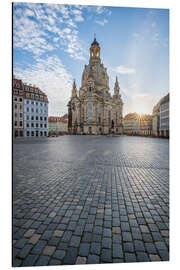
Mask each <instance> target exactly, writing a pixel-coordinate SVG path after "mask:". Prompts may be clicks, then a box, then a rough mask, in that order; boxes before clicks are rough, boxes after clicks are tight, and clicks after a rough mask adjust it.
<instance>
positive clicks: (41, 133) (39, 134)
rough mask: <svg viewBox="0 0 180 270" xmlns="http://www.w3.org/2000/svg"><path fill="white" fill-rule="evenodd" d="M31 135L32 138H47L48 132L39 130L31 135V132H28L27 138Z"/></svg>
mask: <svg viewBox="0 0 180 270" xmlns="http://www.w3.org/2000/svg"><path fill="white" fill-rule="evenodd" d="M30 134H31V136H32V137H34V136H36V137H39V136H43V135H44V136H47V132H46V131H44V132H43V131H40V132H39V131H38V130H36V132H34V131H31V133H30V131H27V133H26V135H27V137H29V136H30Z"/></svg>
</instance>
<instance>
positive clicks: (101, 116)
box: [68, 38, 123, 134]
mask: <svg viewBox="0 0 180 270" xmlns="http://www.w3.org/2000/svg"><path fill="white" fill-rule="evenodd" d="M119 91H120V87H119V83H118V80H117V77H116V82H115V86H114V94H113V96H111V94H110V88H109V77H108V74H107V69H106V68H105V67H104V65H103V63H102V62H101V58H100V46H99V43H98V42H97V41H96V38H94V41H93V43H92V44H91V47H90V59H89V64H88V65H85V67H84V71H83V74H82V80H81V87H80V89H79V91H78V90H77V87H76V83H75V81H74V82H73V87H72V96H71V99H70V101H69V103H68V131H69V133H70V134H109V133H116V134H121V133H122V109H123V102H122V99H121V95H120V93H119Z"/></svg>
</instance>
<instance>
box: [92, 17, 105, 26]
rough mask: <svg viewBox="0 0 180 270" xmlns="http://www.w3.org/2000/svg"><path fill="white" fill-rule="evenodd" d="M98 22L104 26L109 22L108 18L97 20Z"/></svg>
mask: <svg viewBox="0 0 180 270" xmlns="http://www.w3.org/2000/svg"><path fill="white" fill-rule="evenodd" d="M95 22H96V23H97V24H99V25H101V26H104V25H105V24H106V23H108V20H106V19H104V20H103V21H98V20H97V21H95Z"/></svg>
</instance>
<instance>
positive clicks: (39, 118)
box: [26, 115, 47, 121]
mask: <svg viewBox="0 0 180 270" xmlns="http://www.w3.org/2000/svg"><path fill="white" fill-rule="evenodd" d="M30 119H31V120H36V121H38V120H40V121H43V117H42V116H40V117H39V116H36V117H35V116H34V115H32V116H31V117H30V116H29V115H26V120H30ZM44 121H47V117H44Z"/></svg>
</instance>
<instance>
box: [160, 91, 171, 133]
mask: <svg viewBox="0 0 180 270" xmlns="http://www.w3.org/2000/svg"><path fill="white" fill-rule="evenodd" d="M159 116H160V127H159V133H160V136H162V137H167V138H168V137H169V94H168V95H166V96H165V97H164V98H163V99H162V100H161V104H160V110H159Z"/></svg>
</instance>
